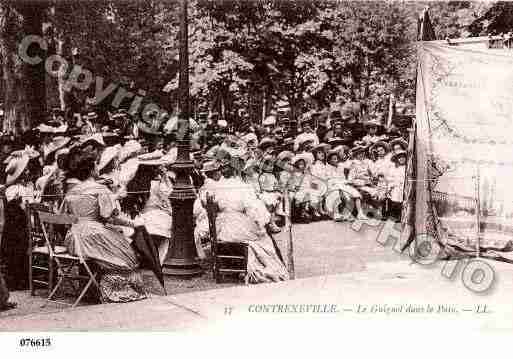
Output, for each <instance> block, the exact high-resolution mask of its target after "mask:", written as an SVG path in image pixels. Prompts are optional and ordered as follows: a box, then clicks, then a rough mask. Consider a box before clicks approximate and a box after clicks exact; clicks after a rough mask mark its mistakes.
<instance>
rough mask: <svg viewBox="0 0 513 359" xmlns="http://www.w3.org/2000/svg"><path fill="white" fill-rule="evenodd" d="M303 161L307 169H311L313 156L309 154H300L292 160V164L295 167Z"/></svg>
mask: <svg viewBox="0 0 513 359" xmlns="http://www.w3.org/2000/svg"><path fill="white" fill-rule="evenodd" d="M301 160H303V161H305V164H306V167H310V166H311V165H312V163H313V156H312V154H311V153H307V152H303V153H299V154H297V155H295V156H294V157H293V158H292V164H293V165H294V166H295V165H296V163H297V162H298V161H301Z"/></svg>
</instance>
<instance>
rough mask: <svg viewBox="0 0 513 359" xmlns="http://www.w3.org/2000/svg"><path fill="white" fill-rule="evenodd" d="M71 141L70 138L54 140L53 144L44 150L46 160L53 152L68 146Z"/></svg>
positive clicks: (59, 137)
mask: <svg viewBox="0 0 513 359" xmlns="http://www.w3.org/2000/svg"><path fill="white" fill-rule="evenodd" d="M70 140H71V138H69V137H64V136H57V137H54V138H53V139H52V142H50V143H49V144H48V146H47V147H46V148H45V149H44V153H43V156H44V157H45V158H46V157H48V156H49V155H51V154H52V153H53V152H55V151H57V150H59V149H61V148H63V147H64V146H66V145H67V144H68V142H69V141H70Z"/></svg>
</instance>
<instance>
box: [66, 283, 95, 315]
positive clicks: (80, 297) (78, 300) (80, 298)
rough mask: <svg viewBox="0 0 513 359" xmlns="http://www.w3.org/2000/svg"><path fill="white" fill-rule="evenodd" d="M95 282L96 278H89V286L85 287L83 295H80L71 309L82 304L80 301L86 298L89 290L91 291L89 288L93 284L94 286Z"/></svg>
mask: <svg viewBox="0 0 513 359" xmlns="http://www.w3.org/2000/svg"><path fill="white" fill-rule="evenodd" d="M94 282H95V279H94V277H91V278H89V281H88V282H87V284H86V285H85V287H84V289H82V293H80V295H79V296H78V298H77V300H75V303H73V305H72V306H71V308H75V307H76V306H77V304H78V303H80V301H81V300H82V298H83V297H84V295H85V294H86V293H87V290H88V289H89V287H90V286H91V284H93V283H94Z"/></svg>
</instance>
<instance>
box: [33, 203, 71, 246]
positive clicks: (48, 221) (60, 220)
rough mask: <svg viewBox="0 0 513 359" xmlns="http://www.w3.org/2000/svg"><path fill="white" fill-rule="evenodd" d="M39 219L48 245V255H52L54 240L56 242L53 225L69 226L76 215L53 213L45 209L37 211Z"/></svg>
mask: <svg viewBox="0 0 513 359" xmlns="http://www.w3.org/2000/svg"><path fill="white" fill-rule="evenodd" d="M38 214H39V221H40V223H41V229H42V231H43V236H44V239H45V242H46V245H47V246H48V250H49V252H50V256H54V255H55V253H54V249H55V242H56V232H55V230H54V226H55V225H63V226H71V225H72V224H73V223H76V222H77V219H76V217H73V216H70V215H68V214H54V213H50V212H45V211H38Z"/></svg>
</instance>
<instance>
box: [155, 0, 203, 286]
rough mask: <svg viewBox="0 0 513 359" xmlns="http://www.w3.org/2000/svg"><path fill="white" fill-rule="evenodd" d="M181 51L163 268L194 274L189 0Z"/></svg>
mask: <svg viewBox="0 0 513 359" xmlns="http://www.w3.org/2000/svg"><path fill="white" fill-rule="evenodd" d="M181 7H182V14H181V19H180V54H179V67H180V73H179V78H178V93H179V96H180V99H179V106H180V109H179V111H180V114H179V116H178V141H177V142H178V145H177V147H178V154H177V159H176V162H175V163H174V164H173V167H172V168H173V171H174V172H175V173H176V184H175V186H174V188H173V192H172V193H171V195H170V196H169V199H170V200H171V206H172V208H173V240H172V243H171V244H170V247H169V252H168V254H167V257H166V260H165V261H164V265H163V268H162V271H163V272H164V274H168V275H175V276H184V277H186V276H194V275H196V274H200V273H202V269H201V267H200V265H199V262H198V258H197V253H196V246H195V244H194V231H193V217H192V209H193V205H194V200H195V199H196V193H195V192H194V187H193V185H192V182H191V177H190V174H191V172H192V168H193V166H194V165H193V162H192V161H191V159H190V151H191V144H190V134H189V51H188V44H187V41H188V31H187V0H182V1H181Z"/></svg>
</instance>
